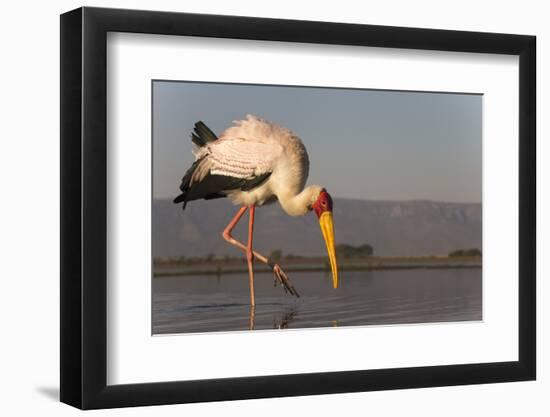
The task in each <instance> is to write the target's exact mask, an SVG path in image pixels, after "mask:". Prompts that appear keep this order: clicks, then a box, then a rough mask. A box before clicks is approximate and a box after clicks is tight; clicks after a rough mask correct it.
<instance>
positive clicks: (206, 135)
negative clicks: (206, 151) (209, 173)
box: [191, 121, 218, 148]
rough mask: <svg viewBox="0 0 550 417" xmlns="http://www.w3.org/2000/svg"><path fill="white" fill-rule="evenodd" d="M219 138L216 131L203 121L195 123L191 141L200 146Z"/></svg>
mask: <svg viewBox="0 0 550 417" xmlns="http://www.w3.org/2000/svg"><path fill="white" fill-rule="evenodd" d="M216 140H218V137H217V136H216V134H215V133H214V132H212V131H211V130H210V128H209V127H208V126H206V125H205V124H204V123H203V122H202V121H198V122H197V123H195V128H194V129H193V133H191V141H192V142H193V143H194V144H195V145H197V146H198V147H199V148H202V147H203V146H206V144H208V143H210V142H214V141H216Z"/></svg>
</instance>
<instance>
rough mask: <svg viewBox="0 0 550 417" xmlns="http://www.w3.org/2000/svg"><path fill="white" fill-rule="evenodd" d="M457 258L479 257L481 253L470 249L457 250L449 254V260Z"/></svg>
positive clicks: (476, 249) (475, 249)
mask: <svg viewBox="0 0 550 417" xmlns="http://www.w3.org/2000/svg"><path fill="white" fill-rule="evenodd" d="M458 256H481V251H480V250H479V249H478V248H471V249H457V250H454V251H452V252H449V257H450V258H455V257H458Z"/></svg>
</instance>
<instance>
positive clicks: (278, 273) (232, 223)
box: [222, 206, 299, 305]
mask: <svg viewBox="0 0 550 417" xmlns="http://www.w3.org/2000/svg"><path fill="white" fill-rule="evenodd" d="M246 210H248V207H246V206H243V207H241V208H240V209H239V211H238V212H237V214H236V215H235V217H234V218H233V219H232V220H231V221H230V222H229V224H228V225H227V227H226V228H225V230H224V231H223V233H222V236H223V238H224V239H225V240H226V241H227V242H229V243H231V244H232V245H235V246H237V247H238V248H239V249H241V250H242V251H244V252H245V253H246V255H247V260H248V258H249V254H250V253H252V257H253V258H256V259H258V260H259V261H260V262H263V263H264V264H266V265H269V266H270V267H271V268H273V273H274V274H275V276H276V277H277V279H278V280H279V281H280V282H281V284H282V285H283V286H284V288H285V289H286V290H287V291H288V292H290V293H291V294H292V295H295V296H296V297H299V294H298V292H297V291H296V289H294V287H293V286H292V283H291V282H290V280H289V279H288V277H287V276H286V274H285V273H284V271H283V270H282V268H281V267H280V266H279V265H278V264H276V263H273V262H272V261H271V260H270V259H269V258H268V257H267V256H264V255H262V254H261V253H259V252H256V251H255V250H253V249H252V239H251V230H252V229H251V228H250V226H249V245H250V249H249V246H246V245H244V244H243V243H241V242H239V241H238V240H236V239H235V238H234V237H233V236H231V232H232V231H233V229H234V228H235V226H236V225H237V223H238V222H239V220H240V219H241V217H243V215H244V213H245V212H246ZM250 220H251V224H252V226H253V224H254V214H252V215H251V219H250ZM250 264H251V262H250V261H249V271H250V270H251V268H250ZM252 276H253V272H252ZM251 282H252V285H253V281H252V280H251ZM253 292H254V289H253V286H251V296H252V294H253ZM252 305H254V304H252Z"/></svg>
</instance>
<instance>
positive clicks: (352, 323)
mask: <svg viewBox="0 0 550 417" xmlns="http://www.w3.org/2000/svg"><path fill="white" fill-rule="evenodd" d="M535 161H536V155H535V38H534V37H532V36H525V35H509V34H492V33H474V32H459V31H445V30H431V29H415V28H398V27H384V26H371V25H355V24H339V23H326V22H309V21H291V20H276V19H264V18H261V19H260V18H250V17H234V16H214V15H197V14H185V13H169V12H151V11H135V10H117V9H100V8H87V7H85V8H80V9H77V10H74V11H71V12H68V13H65V14H63V15H62V16H61V164H62V166H61V200H62V201H61V208H62V212H61V246H62V247H61V266H62V268H61V312H60V314H61V401H63V402H65V403H68V404H71V405H73V406H76V407H79V408H83V409H90V408H109V407H123V406H137V405H154V404H171V403H185V402H199V401H216V400H232V399H246V398H262V397H275V396H296V395H312V394H324V393H340V392H353V391H368V390H386V389H398V388H415V387H433V386H443V385H460V384H479V383H494V382H505V381H522V380H532V379H535V375H536V351H535V345H536V343H535V337H536V334H535V328H536V317H535V299H536V297H535V292H536V289H535V248H536V234H535V228H536V226H535V217H536V216H535V215H536V205H535V201H536V193H535V172H536V166H535Z"/></svg>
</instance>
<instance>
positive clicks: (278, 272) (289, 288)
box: [273, 264, 300, 297]
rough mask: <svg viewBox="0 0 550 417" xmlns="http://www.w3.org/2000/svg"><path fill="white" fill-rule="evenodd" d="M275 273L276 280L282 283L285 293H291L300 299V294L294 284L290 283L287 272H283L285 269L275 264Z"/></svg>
mask: <svg viewBox="0 0 550 417" xmlns="http://www.w3.org/2000/svg"><path fill="white" fill-rule="evenodd" d="M273 273H274V274H275V278H276V279H277V280H279V282H280V283H281V286H282V287H283V288H284V290H285V292H289V293H290V294H292V295H295V296H296V297H300V294H298V291H296V289H295V288H294V286H293V285H292V282H290V280H289V279H288V276H287V275H286V273H285V271H283V268H281V267H280V266H279V264H275V265H274V266H273Z"/></svg>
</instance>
